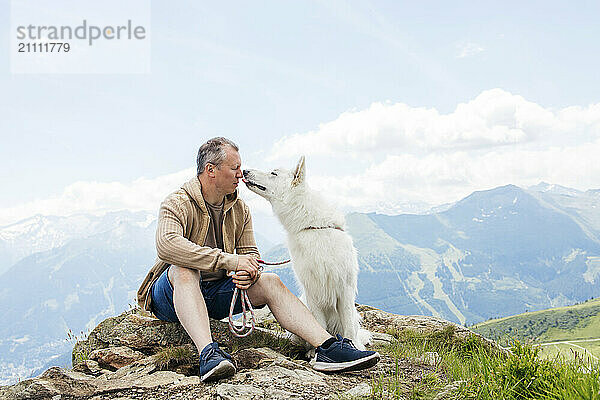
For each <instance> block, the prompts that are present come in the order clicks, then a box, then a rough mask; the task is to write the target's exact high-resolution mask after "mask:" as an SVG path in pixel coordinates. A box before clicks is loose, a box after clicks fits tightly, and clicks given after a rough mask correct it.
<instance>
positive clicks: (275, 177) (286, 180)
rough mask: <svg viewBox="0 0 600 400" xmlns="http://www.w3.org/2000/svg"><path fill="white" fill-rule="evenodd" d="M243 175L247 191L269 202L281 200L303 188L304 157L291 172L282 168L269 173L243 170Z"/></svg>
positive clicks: (304, 174)
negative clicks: (291, 192)
mask: <svg viewBox="0 0 600 400" xmlns="http://www.w3.org/2000/svg"><path fill="white" fill-rule="evenodd" d="M243 173H244V183H245V184H246V186H247V187H248V189H250V190H251V191H253V192H254V193H256V194H258V195H260V196H262V197H264V198H265V199H267V200H269V201H271V202H272V201H273V200H277V199H278V200H282V199H283V198H285V197H286V194H287V193H290V191H293V190H297V189H299V188H301V187H303V186H304V179H305V177H306V167H305V165H304V156H302V157H300V160H299V161H298V165H296V169H295V170H293V171H291V170H286V169H282V168H277V169H274V170H273V171H269V172H263V171H259V170H256V169H245V170H244V171H243Z"/></svg>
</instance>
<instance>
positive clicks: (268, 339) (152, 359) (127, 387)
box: [0, 306, 492, 400]
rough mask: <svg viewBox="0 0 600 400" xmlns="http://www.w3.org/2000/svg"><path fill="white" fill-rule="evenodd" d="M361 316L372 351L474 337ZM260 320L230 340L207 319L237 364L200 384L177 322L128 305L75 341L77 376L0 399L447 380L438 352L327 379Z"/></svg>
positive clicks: (430, 324)
mask: <svg viewBox="0 0 600 400" xmlns="http://www.w3.org/2000/svg"><path fill="white" fill-rule="evenodd" d="M359 311H360V312H361V313H362V315H363V325H364V326H365V328H366V329H369V330H370V331H371V332H373V342H374V344H376V345H382V346H383V345H387V344H390V343H392V342H393V341H395V340H396V337H394V335H402V332H405V331H406V330H411V331H415V332H418V333H422V334H424V335H434V336H435V335H438V334H439V335H441V336H440V338H441V340H442V342H444V341H445V340H448V341H450V342H452V344H454V343H455V342H456V343H458V344H459V345H460V343H462V342H465V343H469V340H472V339H473V338H474V337H476V338H479V336H473V335H474V334H473V333H472V332H471V331H469V330H468V329H465V328H462V327H459V326H457V325H455V324H452V323H450V322H447V321H442V320H439V319H436V318H433V317H422V316H400V315H394V314H390V313H386V312H384V311H381V310H378V309H376V308H373V307H368V306H359ZM260 318H261V321H262V323H261V325H262V326H259V327H257V329H256V331H255V332H254V333H253V334H252V335H250V336H248V337H246V338H236V337H234V336H233V335H231V333H230V332H229V329H228V326H227V323H225V322H223V321H215V320H211V321H210V324H211V331H212V333H213V338H214V340H215V341H217V342H218V343H219V344H220V346H221V347H222V348H224V349H225V350H227V351H229V352H230V353H231V354H232V357H233V359H234V361H235V363H236V364H237V368H238V372H237V373H236V374H235V375H234V376H233V377H231V378H228V379H227V380H224V381H218V382H213V383H207V384H205V383H202V382H200V378H199V377H198V376H197V375H196V374H197V373H198V371H197V369H198V353H197V351H196V348H195V346H194V344H193V343H192V341H191V339H190V338H189V336H188V335H187V333H186V332H185V331H184V330H183V328H182V327H181V325H180V324H178V323H169V322H163V321H159V320H157V319H155V318H152V317H150V316H149V315H145V314H144V313H143V312H142V311H140V310H138V309H134V310H130V311H127V312H124V313H123V314H121V315H119V316H116V317H111V318H108V319H106V320H104V321H102V322H101V323H100V324H99V325H98V326H96V328H95V329H94V330H93V331H92V332H91V333H90V335H89V336H88V339H87V340H85V341H81V342H78V343H77V344H76V345H75V347H74V349H73V362H74V364H73V365H74V367H73V370H66V369H62V368H58V367H53V368H50V369H49V370H47V371H46V372H45V373H44V374H42V375H41V376H39V377H37V378H32V379H27V380H25V381H23V382H20V383H18V384H16V385H13V386H8V387H0V399H3V400H4V399H7V400H20V399H53V400H61V399H65V400H73V399H75V398H87V399H94V400H100V399H102V400H106V399H111V400H115V399H121V400H125V399H143V400H165V399H180V400H190V399H207V400H208V399H211V400H212V399H236V400H238V399H240V400H242V399H307V400H308V399H311V400H312V399H326V398H331V399H337V398H340V397H341V398H356V397H368V396H370V395H371V384H372V382H373V380H374V379H377V377H378V376H389V375H391V374H393V373H394V371H400V374H401V376H402V379H403V382H404V383H403V385H404V386H402V390H403V391H406V393H409V391H410V390H411V385H415V384H417V383H418V382H419V381H420V380H421V379H422V376H423V375H424V374H430V373H435V374H438V375H439V374H441V375H440V378H441V379H442V380H443V381H444V382H445V381H446V380H447V377H446V376H445V375H444V374H443V372H440V373H438V370H439V368H438V366H439V363H440V356H439V354H437V353H425V354H423V355H421V356H419V357H416V358H413V359H401V360H396V359H394V358H393V357H390V356H388V355H386V354H384V353H382V359H381V362H380V363H379V364H377V365H376V366H375V367H373V368H371V369H369V370H365V371H357V372H351V373H343V374H323V373H320V372H317V371H314V370H313V369H312V368H311V367H310V365H309V363H308V362H307V361H306V360H304V359H302V356H303V353H304V349H303V348H302V346H301V345H297V344H293V343H292V342H291V341H290V339H289V335H288V334H287V333H285V332H283V331H282V330H281V329H280V327H279V325H278V324H277V323H276V322H274V320H273V319H272V314H270V313H269V312H268V310H267V311H264V312H263V314H261V316H260ZM449 327H450V328H449ZM270 328H272V329H270ZM478 340H479V339H478ZM461 341H462V342H461ZM482 343H486V342H482ZM490 346H492V345H490ZM459 384H460V383H458V384H454V383H451V384H449V385H448V386H446V387H445V388H444V390H443V391H442V392H443V393H440V394H439V396H442V397H438V400H441V399H446V398H451V397H452V393H453V391H455V390H456V388H458V385H459ZM444 396H446V397H444Z"/></svg>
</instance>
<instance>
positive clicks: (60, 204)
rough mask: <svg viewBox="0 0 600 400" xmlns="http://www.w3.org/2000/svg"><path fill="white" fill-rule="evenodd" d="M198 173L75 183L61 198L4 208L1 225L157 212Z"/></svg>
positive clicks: (65, 190) (59, 196)
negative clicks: (80, 214) (51, 217)
mask: <svg viewBox="0 0 600 400" xmlns="http://www.w3.org/2000/svg"><path fill="white" fill-rule="evenodd" d="M194 173H195V168H188V169H185V170H182V171H179V172H176V173H172V174H168V175H163V176H159V177H157V178H145V177H141V178H138V179H136V180H134V181H132V182H125V183H123V182H96V181H86V182H84V181H80V182H75V183H73V184H71V185H69V186H67V187H66V188H65V189H64V190H63V192H62V193H61V194H60V195H58V196H53V197H50V198H47V199H38V200H34V201H31V202H28V203H24V204H19V205H17V206H13V207H9V208H4V209H0V225H7V224H10V223H13V222H16V221H18V220H20V219H23V218H27V217H29V216H32V215H35V214H42V215H61V216H65V215H71V214H74V213H78V212H90V213H98V212H103V211H111V210H119V209H129V210H134V211H137V210H149V211H156V210H158V207H159V205H160V202H161V201H162V200H164V198H165V197H166V196H167V195H168V194H169V193H170V192H172V191H174V190H177V189H178V188H179V187H180V186H181V184H182V183H184V182H185V181H186V180H188V179H189V178H190V177H192V176H194Z"/></svg>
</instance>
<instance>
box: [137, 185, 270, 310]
mask: <svg viewBox="0 0 600 400" xmlns="http://www.w3.org/2000/svg"><path fill="white" fill-rule="evenodd" d="M223 214H224V215H223V250H220V249H215V248H211V247H206V246H204V241H205V239H206V235H207V232H208V225H209V223H210V214H209V212H208V210H207V208H206V204H205V203H204V197H203V196H202V190H201V184H200V181H199V180H198V177H197V176H194V177H193V178H192V179H190V180H189V181H188V182H186V183H185V184H184V185H183V186H182V187H181V189H179V190H177V191H175V192H173V193H171V194H170V195H169V196H167V198H166V199H165V200H164V201H163V202H162V204H161V206H160V211H159V216H158V226H157V228H156V251H157V253H158V258H157V260H156V262H155V263H154V266H152V268H151V269H150V271H149V272H148V274H147V275H146V278H144V280H143V281H142V284H141V286H140V288H139V289H138V292H137V301H138V304H139V306H140V307H141V308H143V309H144V310H147V311H151V309H150V301H151V296H150V288H151V287H152V284H153V283H154V282H155V281H156V280H157V279H158V277H159V276H160V275H161V274H162V273H163V272H164V270H165V269H166V268H167V266H168V265H169V264H173V265H178V266H181V267H187V268H194V269H197V270H200V271H211V272H214V271H216V270H218V269H224V270H227V271H234V270H235V269H236V267H237V263H238V260H237V259H238V256H237V254H253V255H255V256H256V257H260V254H259V253H258V248H257V247H256V242H255V240H254V232H253V230H252V217H251V216H250V210H249V209H248V206H247V205H246V204H245V203H244V202H243V201H242V199H240V198H238V192H237V190H236V191H235V192H234V193H233V194H230V195H227V196H226V197H225V204H224V206H223Z"/></svg>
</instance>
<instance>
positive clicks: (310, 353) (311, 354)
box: [304, 348, 317, 360]
mask: <svg viewBox="0 0 600 400" xmlns="http://www.w3.org/2000/svg"><path fill="white" fill-rule="evenodd" d="M316 354H317V350H316V349H315V348H312V349H310V350H308V351H307V352H306V353H305V354H304V356H305V357H306V358H307V359H309V360H312V359H313V358H315V355H316Z"/></svg>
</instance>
